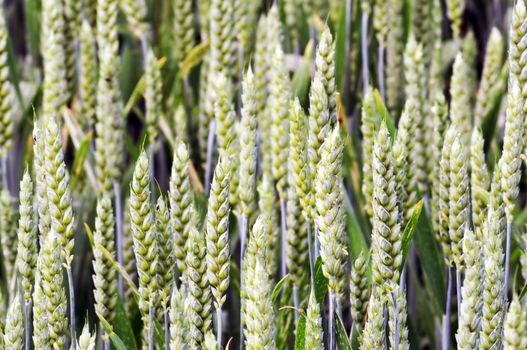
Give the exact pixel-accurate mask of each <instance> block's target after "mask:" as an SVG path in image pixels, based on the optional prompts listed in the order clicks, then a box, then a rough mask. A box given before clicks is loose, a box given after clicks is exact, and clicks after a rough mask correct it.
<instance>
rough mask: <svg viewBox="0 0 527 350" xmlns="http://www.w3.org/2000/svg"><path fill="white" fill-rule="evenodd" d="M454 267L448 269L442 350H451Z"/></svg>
mask: <svg viewBox="0 0 527 350" xmlns="http://www.w3.org/2000/svg"><path fill="white" fill-rule="evenodd" d="M452 270H453V268H452V267H449V268H448V286H447V292H446V308H445V315H444V316H443V337H442V338H443V339H442V343H443V347H442V350H450V312H451V304H452Z"/></svg>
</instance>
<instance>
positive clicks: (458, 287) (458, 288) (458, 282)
mask: <svg viewBox="0 0 527 350" xmlns="http://www.w3.org/2000/svg"><path fill="white" fill-rule="evenodd" d="M461 283H462V281H461V270H460V269H459V268H456V294H457V314H458V319H461V316H462V315H461Z"/></svg>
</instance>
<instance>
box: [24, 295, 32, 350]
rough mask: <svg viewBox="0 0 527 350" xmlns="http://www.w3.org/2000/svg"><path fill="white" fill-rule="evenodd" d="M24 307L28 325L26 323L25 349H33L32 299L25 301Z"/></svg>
mask: <svg viewBox="0 0 527 350" xmlns="http://www.w3.org/2000/svg"><path fill="white" fill-rule="evenodd" d="M24 308H25V312H26V325H25V332H26V333H25V336H26V338H25V342H24V349H25V350H30V349H31V299H30V300H26V301H25V302H24Z"/></svg>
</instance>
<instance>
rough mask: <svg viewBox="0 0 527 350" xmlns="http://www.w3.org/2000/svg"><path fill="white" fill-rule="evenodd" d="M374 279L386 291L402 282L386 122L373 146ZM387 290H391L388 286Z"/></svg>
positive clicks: (393, 176)
mask: <svg viewBox="0 0 527 350" xmlns="http://www.w3.org/2000/svg"><path fill="white" fill-rule="evenodd" d="M372 168H373V187H374V192H373V229H372V267H373V270H372V281H374V283H375V284H376V285H377V286H378V287H379V288H382V289H383V290H384V288H385V286H390V283H389V282H394V283H395V285H396V284H397V283H398V282H399V277H400V272H399V267H400V266H401V264H402V239H401V229H400V226H399V222H398V219H399V208H398V206H397V190H396V184H395V174H394V161H393V158H392V151H391V143H390V136H389V134H388V128H387V127H386V124H385V123H384V122H383V123H382V124H381V127H380V130H379V133H378V134H377V137H376V139H375V144H374V148H373V166H372ZM386 292H391V290H389V289H387V290H386Z"/></svg>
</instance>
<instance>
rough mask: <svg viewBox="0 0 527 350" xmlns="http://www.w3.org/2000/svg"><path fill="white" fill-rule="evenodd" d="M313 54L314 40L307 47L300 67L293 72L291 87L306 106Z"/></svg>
mask: <svg viewBox="0 0 527 350" xmlns="http://www.w3.org/2000/svg"><path fill="white" fill-rule="evenodd" d="M312 55H313V42H312V41H310V42H309V43H308V44H307V46H306V49H305V54H304V58H303V59H302V62H301V63H300V67H298V69H297V70H296V72H295V73H294V74H293V79H292V80H291V88H292V89H293V92H294V93H295V96H296V97H298V100H299V101H300V104H301V105H302V106H305V105H306V104H307V100H308V96H309V86H310V84H311V56H312Z"/></svg>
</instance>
